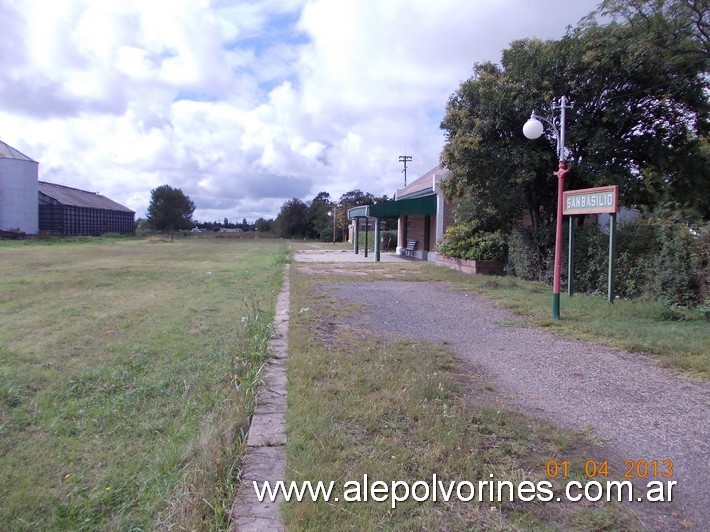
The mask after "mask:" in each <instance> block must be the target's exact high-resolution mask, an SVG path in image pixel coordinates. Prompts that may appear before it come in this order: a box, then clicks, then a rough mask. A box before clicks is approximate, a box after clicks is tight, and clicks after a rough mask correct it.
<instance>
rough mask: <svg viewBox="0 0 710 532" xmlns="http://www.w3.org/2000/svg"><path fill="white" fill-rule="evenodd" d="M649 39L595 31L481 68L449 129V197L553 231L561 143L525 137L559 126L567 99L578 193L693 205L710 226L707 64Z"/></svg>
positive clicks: (612, 29) (626, 27) (456, 98)
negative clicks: (602, 189) (550, 120)
mask: <svg viewBox="0 0 710 532" xmlns="http://www.w3.org/2000/svg"><path fill="white" fill-rule="evenodd" d="M608 3H616V4H619V3H621V2H608ZM628 3H629V4H630V5H631V4H633V5H636V4H639V5H640V4H647V3H649V2H641V1H640V0H628ZM653 3H655V4H658V5H666V4H670V3H673V4H679V3H682V2H680V0H677V1H675V2H664V1H663V0H655V2H653ZM657 16H659V17H664V16H665V15H664V13H663V11H662V10H661V11H659V12H658V13H657ZM639 27H640V26H639V25H632V24H630V23H628V22H627V23H623V24H622V23H617V22H612V23H610V24H607V25H598V24H596V23H594V22H591V21H588V22H587V23H585V24H584V25H582V26H580V27H579V28H577V29H575V30H570V32H568V35H566V36H565V37H564V38H563V39H561V40H559V41H547V42H543V41H539V40H522V41H517V42H514V43H513V44H512V45H511V47H510V48H509V49H507V50H505V51H504V53H503V57H502V60H501V64H500V65H495V64H493V63H483V64H477V65H476V66H475V68H474V76H473V77H472V78H471V79H469V80H467V81H465V82H464V83H462V85H461V86H460V88H459V90H458V91H457V92H456V93H454V94H453V95H452V96H451V98H450V100H449V103H448V105H447V113H446V116H445V117H444V120H443V121H442V129H444V130H445V131H446V145H445V147H444V150H443V152H442V163H443V164H445V165H446V166H447V167H448V168H449V169H450V170H451V171H452V176H451V178H449V179H448V180H447V181H446V182H445V187H446V191H447V194H448V195H449V197H450V198H453V197H457V198H461V197H464V196H469V197H472V198H475V203H477V205H474V206H473V209H474V210H478V211H479V216H480V217H481V218H486V219H488V220H491V219H497V220H498V223H500V224H502V225H503V226H504V225H505V224H506V223H507V224H511V223H513V222H514V221H515V220H517V219H519V218H520V216H521V214H522V213H524V212H527V214H528V217H529V219H530V221H531V224H532V226H533V228H534V229H535V230H536V231H544V230H545V228H547V227H548V226H550V225H552V224H553V223H554V218H555V214H556V212H555V211H556V180H555V179H554V178H552V176H551V172H552V170H553V169H554V168H555V167H556V166H557V164H556V161H555V153H554V143H555V140H554V136H553V134H552V132H551V131H550V130H547V129H546V135H547V138H546V141H545V140H541V141H535V142H528V141H526V139H525V138H524V137H523V136H522V134H521V132H520V129H521V125H522V123H523V122H524V121H525V119H526V118H527V116H528V114H529V113H530V111H531V110H532V109H535V110H536V111H537V112H538V113H539V114H542V115H548V116H549V115H550V114H551V107H550V104H551V101H552V99H553V97H556V96H560V95H563V94H564V95H567V96H568V97H569V98H570V99H571V100H572V101H573V102H574V104H575V107H574V109H573V111H572V112H570V113H568V115H567V118H568V119H567V127H568V129H567V143H566V147H567V160H568V161H571V163H572V167H573V170H572V172H571V173H570V174H569V176H568V180H567V182H568V186H569V188H585V187H588V186H597V185H601V184H618V185H620V189H621V199H622V202H623V203H624V204H626V205H629V206H637V207H645V208H647V209H655V208H657V207H659V206H661V205H664V204H668V203H673V202H676V203H680V204H683V205H691V204H692V205H693V210H694V211H695V213H696V216H699V217H704V218H708V217H710V179H708V178H709V177H710V176H709V175H708V167H709V166H710V165H707V164H706V163H707V158H706V157H707V150H706V149H704V148H703V146H704V145H706V141H707V133H708V101H707V97H706V94H707V90H708V76H707V69H706V67H705V65H706V62H703V61H699V60H698V55H697V54H696V55H693V54H672V53H668V54H662V53H658V51H657V49H656V47H655V46H654V45H651V44H649V43H648V42H646V38H647V37H648V33H644V32H643V31H641V30H640V29H639ZM654 27H657V28H662V27H663V26H662V25H656V26H654ZM669 27H676V26H674V25H672V24H671V25H669ZM669 39H670V36H669ZM682 42H686V41H682Z"/></svg>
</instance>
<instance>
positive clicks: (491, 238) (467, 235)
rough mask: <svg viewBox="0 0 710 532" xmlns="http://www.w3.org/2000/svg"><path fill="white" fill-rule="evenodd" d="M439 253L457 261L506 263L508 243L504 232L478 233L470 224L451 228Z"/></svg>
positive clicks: (440, 244)
mask: <svg viewBox="0 0 710 532" xmlns="http://www.w3.org/2000/svg"><path fill="white" fill-rule="evenodd" d="M439 252H440V253H441V254H442V255H444V256H445V257H452V258H457V259H467V260H500V261H504V260H505V259H506V256H507V254H508V242H507V238H506V235H505V234H504V233H503V232H502V231H495V232H486V231H478V230H476V225H475V224H474V223H472V222H469V223H465V224H459V225H453V226H451V227H449V228H448V229H447V230H446V233H445V234H444V236H443V238H442V239H441V241H440V242H439Z"/></svg>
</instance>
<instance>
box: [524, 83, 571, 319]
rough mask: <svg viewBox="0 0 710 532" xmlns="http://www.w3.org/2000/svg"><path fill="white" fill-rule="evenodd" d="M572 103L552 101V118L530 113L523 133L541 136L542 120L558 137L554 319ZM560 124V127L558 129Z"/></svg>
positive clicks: (556, 316)
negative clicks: (567, 126)
mask: <svg viewBox="0 0 710 532" xmlns="http://www.w3.org/2000/svg"><path fill="white" fill-rule="evenodd" d="M571 108H572V105H571V104H570V102H569V100H567V97H566V96H562V97H561V98H560V101H559V103H555V102H553V103H552V109H553V111H554V110H556V109H559V110H560V116H559V117H554V116H553V117H552V119H548V118H545V117H543V116H539V115H536V114H535V111H533V112H532V114H531V115H530V119H529V120H528V121H527V122H525V125H524V126H523V134H524V135H525V136H526V137H527V138H529V139H531V140H533V139H537V138H540V136H541V135H542V132H543V130H544V129H545V128H544V126H543V125H542V122H540V120H542V121H543V122H545V123H546V124H548V125H549V126H550V127H552V130H553V131H554V132H555V137H556V138H557V158H558V160H559V166H558V168H557V171H556V172H554V175H556V176H557V227H556V232H555V269H554V277H553V281H552V319H553V320H559V319H560V277H561V270H562V268H561V264H562V193H563V192H564V189H565V175H567V172H569V170H570V169H569V168H568V167H567V163H566V162H565V118H566V111H567V109H571ZM558 126H559V129H558Z"/></svg>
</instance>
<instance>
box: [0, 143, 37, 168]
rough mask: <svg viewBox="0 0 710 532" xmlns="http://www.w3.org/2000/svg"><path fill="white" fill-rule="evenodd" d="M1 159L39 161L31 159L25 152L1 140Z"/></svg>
mask: <svg viewBox="0 0 710 532" xmlns="http://www.w3.org/2000/svg"><path fill="white" fill-rule="evenodd" d="M0 159H17V160H19V161H30V162H31V163H36V162H37V161H35V160H33V159H30V158H29V157H27V155H25V154H24V153H22V152H20V151H18V150H16V149H15V148H13V147H12V146H10V145H9V144H5V143H4V142H3V141H1V140H0Z"/></svg>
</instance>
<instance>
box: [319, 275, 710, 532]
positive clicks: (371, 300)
mask: <svg viewBox="0 0 710 532" xmlns="http://www.w3.org/2000/svg"><path fill="white" fill-rule="evenodd" d="M329 287H330V290H331V293H332V294H333V295H335V296H338V297H342V298H345V299H348V300H352V301H357V302H359V303H365V304H366V311H365V315H366V318H365V319H366V321H367V324H368V326H369V327H370V328H371V329H373V330H376V331H381V332H388V333H391V332H393V331H397V332H398V333H399V334H402V335H404V336H407V337H411V338H414V339H421V340H427V341H430V342H432V343H441V342H444V341H446V342H448V343H449V344H450V346H451V347H452V348H453V349H454V350H455V351H456V352H457V353H458V354H459V356H460V357H461V359H462V361H463V362H464V364H467V365H469V366H470V367H472V368H473V369H475V370H476V371H478V372H480V373H482V374H483V375H485V376H487V377H489V378H491V379H492V380H494V381H495V383H496V385H495V389H496V391H497V392H498V393H499V394H502V397H503V398H504V400H505V401H506V402H508V403H509V404H512V405H515V406H516V407H518V408H519V409H521V410H522V411H524V412H526V413H528V414H535V415H541V416H544V417H547V418H549V419H552V420H554V421H555V422H557V423H558V424H559V425H560V426H563V427H571V428H575V429H584V428H588V427H592V428H593V429H594V431H595V433H596V434H597V435H598V436H600V437H601V438H602V439H603V440H604V452H605V453H608V454H607V455H606V456H604V457H602V458H608V460H609V466H610V468H611V469H613V470H614V471H615V472H619V471H621V472H622V473H623V471H624V461H625V460H640V459H645V460H648V461H649V462H650V461H651V460H658V461H659V462H660V461H662V460H673V464H674V475H673V479H672V480H675V481H677V482H678V484H677V485H676V486H675V487H674V489H673V502H672V503H670V504H665V505H663V504H662V503H655V504H654V505H653V506H654V507H656V506H657V505H658V504H662V506H664V508H663V513H664V514H670V513H671V512H672V513H673V515H674V519H673V521H674V522H675V524H674V525H671V523H669V522H666V525H665V526H668V527H669V528H675V526H677V525H678V523H680V522H682V521H683V520H687V521H689V522H692V523H693V524H694V525H695V527H697V528H696V529H700V530H710V487H709V486H707V485H706V483H707V482H708V481H710V409H709V408H708V407H710V384H708V383H707V382H699V381H694V380H689V379H684V378H681V377H678V376H676V375H675V374H674V373H673V372H671V371H668V370H666V369H664V368H661V367H659V366H658V365H657V364H656V363H655V362H654V361H653V360H652V359H650V358H648V357H645V356H643V355H639V354H631V353H625V352H623V351H620V350H617V349H612V348H608V347H601V346H598V345H594V344H590V343H585V342H580V341H574V340H568V339H564V338H560V337H558V336H555V335H553V334H551V333H549V332H547V331H545V330H544V329H540V328H534V327H522V326H521V327H515V326H511V325H514V322H512V321H511V320H516V319H519V318H517V317H516V316H515V315H513V314H511V313H510V312H508V311H506V310H503V309H499V308H496V307H494V306H492V304H491V303H490V302H489V301H488V300H487V299H485V298H483V297H481V296H477V295H474V294H466V293H463V292H458V291H455V290H453V289H452V288H451V287H450V286H449V285H448V284H445V283H436V282H395V281H383V282H352V283H337V284H333V285H329ZM496 322H498V323H496ZM521 325H523V323H522V322H521ZM629 334H633V331H629ZM550 458H551V459H552V458H559V457H550ZM595 458H596V457H595ZM660 480H663V479H660ZM658 509H659V508H656V510H658ZM668 510H670V511H668ZM656 526H659V525H658V524H657V525H656ZM665 526H660V528H665Z"/></svg>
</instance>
